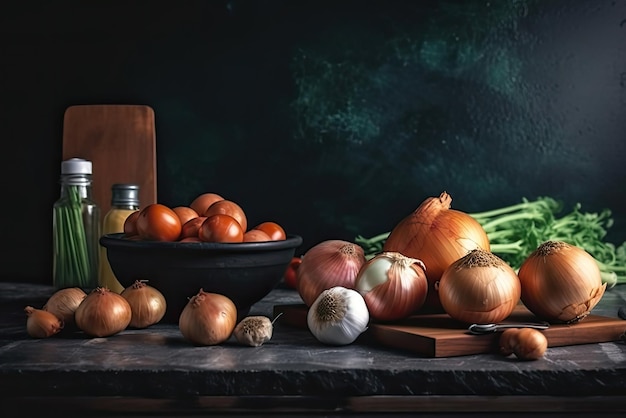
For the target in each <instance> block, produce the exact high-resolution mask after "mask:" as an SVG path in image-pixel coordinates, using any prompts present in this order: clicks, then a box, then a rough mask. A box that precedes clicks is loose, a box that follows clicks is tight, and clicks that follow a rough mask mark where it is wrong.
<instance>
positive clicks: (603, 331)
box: [274, 304, 626, 357]
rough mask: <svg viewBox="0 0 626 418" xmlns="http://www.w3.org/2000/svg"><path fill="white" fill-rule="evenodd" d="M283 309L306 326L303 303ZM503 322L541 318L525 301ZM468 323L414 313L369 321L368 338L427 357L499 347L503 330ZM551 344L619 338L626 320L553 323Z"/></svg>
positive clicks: (292, 321) (285, 318)
mask: <svg viewBox="0 0 626 418" xmlns="http://www.w3.org/2000/svg"><path fill="white" fill-rule="evenodd" d="M281 312H282V313H283V315H282V316H281V318H280V321H281V323H284V324H287V325H291V326H295V327H299V328H306V313H307V308H306V306H305V305H304V304H291V305H275V306H274V317H276V315H278V314H279V313H281ZM502 322H503V323H519V322H540V321H539V320H538V319H537V318H536V317H535V316H534V315H533V314H532V313H530V312H529V311H528V309H526V307H524V306H523V305H518V307H517V308H516V309H515V311H514V312H513V313H512V314H511V315H510V316H509V318H507V320H505V321H502ZM467 327H468V325H467V324H464V323H461V322H459V321H456V320H454V319H452V318H451V317H450V316H449V315H447V314H425V315H413V316H411V317H409V318H407V319H405V320H402V321H398V322H395V323H393V324H391V323H389V324H370V326H369V328H368V330H367V331H366V332H365V333H364V337H365V340H367V341H371V342H372V343H374V344H377V345H382V346H385V347H391V348H397V349H401V350H404V351H407V352H412V353H415V354H418V355H420V356H424V357H453V356H463V355H470V354H482V353H495V352H497V351H498V340H499V337H500V332H495V333H491V334H484V335H474V334H471V333H469V332H468V331H467ZM542 332H543V333H544V335H545V336H546V338H547V340H548V347H558V346H566V345H577V344H589V343H599V342H607V341H617V340H619V339H620V337H621V335H622V334H623V333H624V332H626V321H624V320H622V319H619V318H610V317H605V316H600V315H589V316H587V317H586V318H585V319H583V320H582V321H580V322H578V323H576V324H570V325H566V324H554V325H550V327H549V328H548V329H546V330H543V331H542Z"/></svg>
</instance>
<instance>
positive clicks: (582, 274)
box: [518, 241, 606, 323]
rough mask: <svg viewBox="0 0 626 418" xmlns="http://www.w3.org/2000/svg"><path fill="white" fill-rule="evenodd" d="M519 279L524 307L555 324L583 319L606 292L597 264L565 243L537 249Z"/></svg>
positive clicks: (520, 272) (556, 243)
mask: <svg viewBox="0 0 626 418" xmlns="http://www.w3.org/2000/svg"><path fill="white" fill-rule="evenodd" d="M518 276H519V279H520V282H521V284H522V296H521V299H522V302H523V303H524V305H526V307H527V308H528V309H529V310H530V311H531V312H532V313H534V314H535V315H537V316H538V317H540V318H543V319H545V320H547V321H548V322H553V323H559V322H561V323H563V322H565V323H573V322H577V321H580V320H582V319H584V318H585V317H586V316H587V315H589V313H590V312H591V310H592V309H593V308H594V307H595V306H596V305H597V303H598V302H599V301H600V299H602V296H603V295H604V291H605V290H606V283H602V276H601V273H600V268H599V267H598V264H597V262H596V260H595V259H594V258H593V257H592V256H591V255H590V254H589V253H588V252H586V251H585V250H584V249H582V248H580V247H576V246H575V245H570V244H567V243H565V242H562V241H546V242H544V243H543V244H541V245H540V246H539V247H537V249H536V250H535V251H533V253H532V254H530V255H529V256H528V258H527V259H526V260H525V261H524V262H523V263H522V265H521V267H520V269H519V272H518Z"/></svg>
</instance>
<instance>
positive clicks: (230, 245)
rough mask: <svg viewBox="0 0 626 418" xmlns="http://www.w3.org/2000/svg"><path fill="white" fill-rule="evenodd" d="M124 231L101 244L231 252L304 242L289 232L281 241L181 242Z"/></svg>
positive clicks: (287, 247) (293, 246)
mask: <svg viewBox="0 0 626 418" xmlns="http://www.w3.org/2000/svg"><path fill="white" fill-rule="evenodd" d="M124 236H125V234H124V233H123V232H116V233H112V234H104V235H102V236H101V237H100V244H101V245H102V246H103V247H105V248H111V247H115V248H129V249H161V250H162V249H165V248H178V249H184V250H186V251H208V250H219V251H229V252H239V251H245V252H250V251H259V252H261V251H271V250H284V249H290V248H295V247H298V246H299V245H301V244H302V237H301V236H299V235H295V234H287V238H286V239H284V240H279V241H257V242H179V241H138V240H130V239H125V238H124Z"/></svg>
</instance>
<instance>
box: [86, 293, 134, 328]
mask: <svg viewBox="0 0 626 418" xmlns="http://www.w3.org/2000/svg"><path fill="white" fill-rule="evenodd" d="M74 317H75V319H76V325H77V326H78V328H79V329H80V330H81V331H83V332H84V333H85V334H87V335H89V336H92V337H109V336H111V335H114V334H117V333H118V332H121V331H123V330H125V329H126V327H128V324H130V319H131V317H132V310H131V307H130V305H129V304H128V302H127V301H126V299H125V298H124V297H122V296H121V295H120V294H119V293H116V292H112V291H111V290H109V289H107V288H106V287H97V288H95V289H94V290H92V291H91V292H90V293H89V294H88V295H87V297H86V298H85V299H84V300H83V301H82V303H81V304H80V305H79V306H78V308H76V314H75V316H74Z"/></svg>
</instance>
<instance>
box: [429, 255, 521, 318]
mask: <svg viewBox="0 0 626 418" xmlns="http://www.w3.org/2000/svg"><path fill="white" fill-rule="evenodd" d="M438 291H439V300H440V301H441V305H442V306H443V308H444V310H445V311H446V312H447V313H448V315H450V316H451V317H452V318H454V319H457V320H459V321H463V322H467V323H470V324H471V323H477V324H490V323H496V322H500V321H502V320H504V319H506V318H507V317H508V316H509V315H510V314H511V312H513V309H515V306H516V305H517V304H518V303H519V301H520V294H521V285H520V281H519V279H518V277H517V275H516V274H515V271H514V270H513V269H512V268H511V266H509V265H508V264H507V263H506V262H505V261H504V260H502V259H501V258H500V257H498V256H496V255H495V254H492V253H490V252H488V251H483V250H480V249H478V250H472V251H471V252H470V253H469V254H467V255H465V256H463V257H461V258H460V259H459V260H457V261H455V262H454V263H452V264H451V265H450V266H449V267H448V268H447V269H446V271H444V273H443V275H442V276H441V280H440V281H439V287H438Z"/></svg>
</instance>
